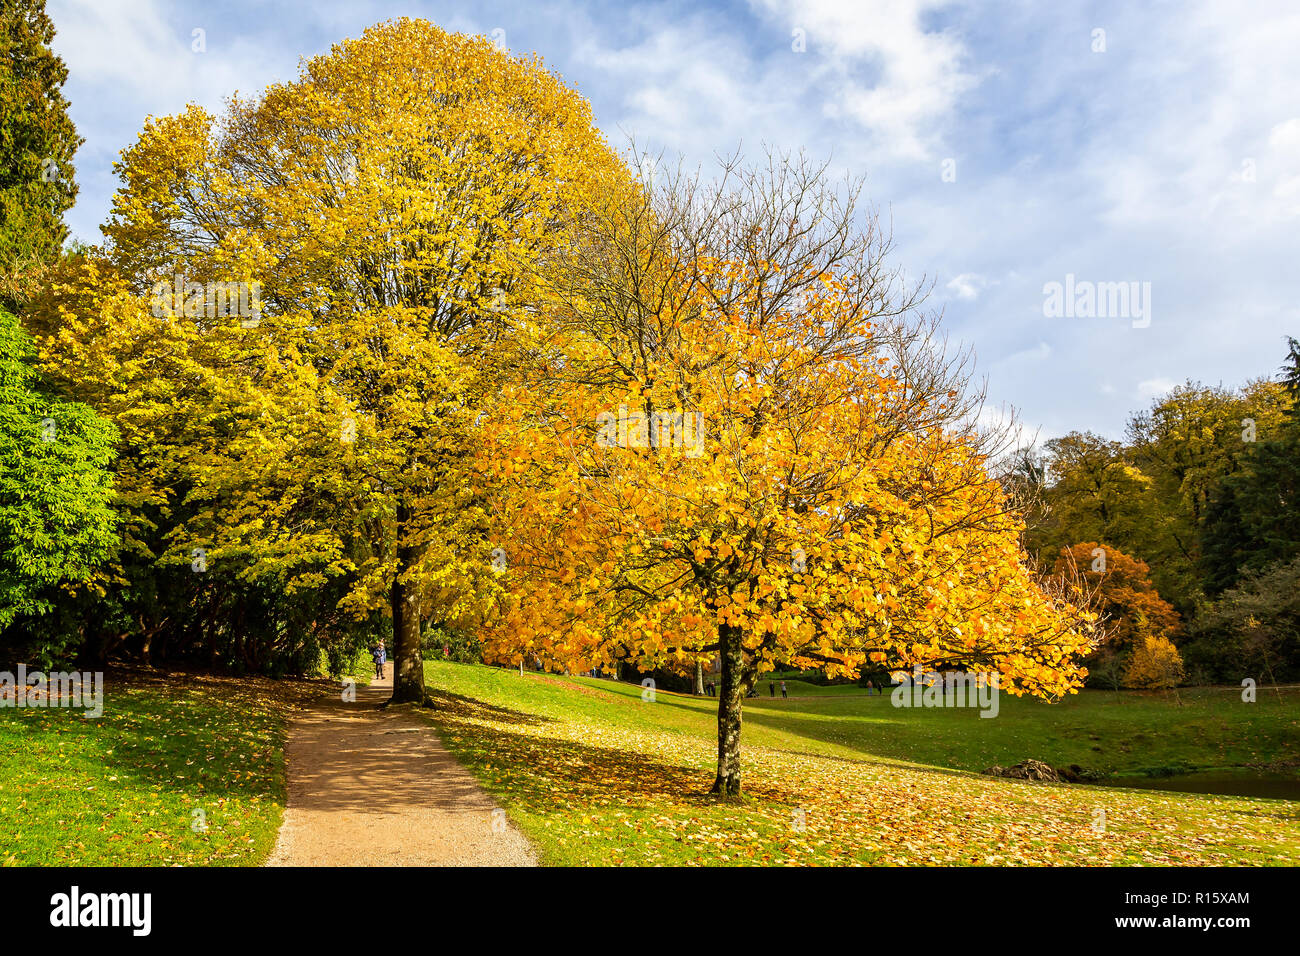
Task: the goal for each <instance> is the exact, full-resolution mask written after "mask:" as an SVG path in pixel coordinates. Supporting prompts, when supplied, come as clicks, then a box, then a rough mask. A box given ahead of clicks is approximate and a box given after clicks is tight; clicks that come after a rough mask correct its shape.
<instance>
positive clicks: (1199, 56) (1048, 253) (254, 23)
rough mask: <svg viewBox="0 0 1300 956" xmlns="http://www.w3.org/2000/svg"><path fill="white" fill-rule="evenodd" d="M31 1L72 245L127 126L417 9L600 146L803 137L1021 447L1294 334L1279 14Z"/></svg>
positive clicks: (1117, 428)
mask: <svg viewBox="0 0 1300 956" xmlns="http://www.w3.org/2000/svg"><path fill="white" fill-rule="evenodd" d="M48 6H49V12H50V15H51V16H52V18H53V19H54V22H55V26H56V27H57V29H58V36H57V38H56V40H55V49H56V51H57V52H58V53H59V54H60V55H62V56H63V58H64V59H65V61H66V62H67V64H68V68H69V70H70V71H71V77H70V79H69V82H68V84H67V87H66V88H65V92H66V93H67V95H68V97H69V99H70V100H71V101H72V115H73V119H74V120H75V122H76V124H77V127H78V129H79V131H80V132H81V134H82V135H83V136H84V137H85V139H86V143H85V145H84V146H83V147H82V148H81V150H80V152H79V153H78V155H77V161H76V166H77V176H78V180H79V182H80V185H81V193H80V196H79V201H78V204H77V206H76V208H75V209H74V210H72V212H71V213H70V216H69V222H70V225H71V227H72V231H73V234H74V235H76V236H77V237H79V238H81V239H83V240H86V241H98V238H99V224H100V223H101V222H102V221H103V220H104V217H105V215H106V213H107V210H108V208H109V202H110V197H111V195H112V192H113V190H114V188H115V186H116V180H115V179H114V176H113V172H112V163H113V161H114V159H116V158H117V154H118V152H119V150H121V149H122V148H123V147H124V146H126V145H127V144H128V143H130V142H131V141H132V140H133V139H134V138H135V136H136V134H137V133H138V131H139V129H140V127H141V125H142V123H143V121H144V118H145V117H146V116H148V115H151V114H152V115H164V114H168V113H172V112H176V111H178V110H180V109H181V108H182V107H183V106H184V105H185V104H186V103H188V102H197V103H199V104H201V105H203V106H205V107H207V108H209V109H211V110H214V111H215V110H219V109H220V107H221V104H222V101H223V99H224V98H225V97H226V96H228V95H229V94H230V93H232V92H234V91H235V90H239V91H241V92H243V93H246V94H247V93H251V92H253V91H255V90H257V89H260V88H261V87H263V86H265V85H266V84H267V83H268V82H271V81H274V80H278V79H280V80H283V79H290V78H292V77H293V76H294V75H295V74H296V72H297V69H298V61H299V58H300V57H304V56H311V55H315V54H318V53H322V52H324V51H326V50H328V48H329V47H330V45H331V44H333V43H335V42H337V41H338V40H340V39H343V38H345V37H349V36H356V35H358V34H360V33H361V32H362V31H363V30H364V29H365V28H366V27H367V26H368V25H370V24H372V23H375V22H378V21H381V20H385V19H389V18H391V17H397V16H419V17H424V18H427V19H429V20H432V21H433V22H435V23H437V24H439V25H440V26H442V27H444V28H446V29H450V30H456V31H461V32H469V33H483V34H487V35H489V36H494V37H495V38H496V39H498V41H500V42H503V43H504V44H505V46H507V47H509V48H510V49H511V50H513V51H515V52H517V53H529V52H536V53H538V54H540V55H541V56H542V57H543V58H544V60H545V61H546V63H547V65H548V66H549V67H550V68H551V69H553V70H555V71H557V72H559V73H560V74H562V75H563V76H564V77H565V79H566V81H568V82H569V83H570V84H572V85H574V86H576V87H577V88H578V89H579V90H580V91H581V92H582V93H583V94H584V95H585V96H586V97H587V98H588V99H589V100H590V101H591V103H592V105H593V108H594V110H595V115H596V118H597V120H598V122H599V123H600V125H601V127H602V128H603V129H604V130H605V132H606V133H607V134H608V136H609V137H610V139H611V141H612V142H613V143H614V144H615V145H617V146H623V145H625V144H626V143H627V141H628V138H629V137H631V136H634V137H635V138H636V141H637V143H638V146H639V147H646V148H649V149H651V150H653V151H656V152H657V151H659V150H664V151H666V152H667V153H669V154H681V155H682V156H684V157H685V158H686V160H687V161H688V162H689V163H691V164H692V165H694V164H698V163H703V164H708V163H710V162H711V161H712V158H713V156H714V155H715V154H717V153H730V152H733V151H734V150H736V149H737V148H738V147H739V148H740V149H742V150H743V151H744V152H745V153H747V154H753V153H756V152H757V151H759V150H760V149H761V148H762V147H763V146H764V145H765V144H766V145H770V146H774V147H777V148H781V149H800V148H803V149H805V150H807V151H808V152H810V153H811V154H813V155H814V156H819V157H823V158H825V157H830V158H831V159H832V161H833V164H834V166H835V167H836V168H837V169H838V170H846V171H849V172H851V173H853V174H855V175H864V176H866V177H867V192H868V193H869V195H870V198H871V200H872V202H873V203H874V204H875V205H876V206H877V207H878V208H879V210H880V212H881V214H882V215H883V216H885V217H887V218H888V219H889V220H891V221H892V224H893V231H894V237H895V243H896V252H895V255H896V262H897V264H898V265H899V266H901V267H903V268H904V269H905V270H906V271H907V272H908V274H909V275H910V276H913V277H915V278H920V277H922V276H924V277H925V279H926V280H927V281H928V282H931V283H933V291H932V293H931V296H930V299H929V302H928V305H929V307H931V308H933V309H936V310H942V312H943V314H944V317H945V324H946V327H947V328H948V330H949V334H950V337H951V338H952V339H953V340H954V341H960V342H962V343H964V344H966V345H969V346H970V347H972V348H973V349H974V351H975V353H976V356H977V359H978V363H979V369H980V372H981V374H982V375H984V376H987V378H988V383H989V394H990V397H991V399H992V401H993V402H994V404H996V405H1001V404H1003V403H1005V404H1006V405H1008V406H1012V407H1014V408H1015V409H1017V410H1018V412H1019V414H1020V416H1021V417H1022V418H1023V420H1024V421H1025V422H1026V423H1027V425H1028V426H1029V427H1030V429H1031V430H1034V429H1038V430H1039V434H1040V437H1042V438H1050V437H1054V436H1056V435H1060V434H1064V433H1065V432H1067V431H1070V430H1072V429H1091V430H1093V431H1097V432H1101V433H1103V434H1107V435H1110V436H1112V437H1119V436H1120V434H1121V433H1122V430H1123V426H1124V422H1125V420H1126V419H1127V416H1128V414H1129V413H1130V412H1131V411H1132V410H1134V409H1136V408H1138V407H1141V406H1143V405H1145V404H1147V403H1148V402H1150V400H1151V399H1152V398H1153V397H1154V396H1158V395H1160V394H1162V393H1163V392H1164V391H1166V390H1167V389H1168V388H1169V387H1170V386H1171V385H1173V384H1174V383H1177V382H1181V381H1183V380H1184V379H1189V378H1190V379H1193V380H1198V381H1202V382H1205V383H1209V384H1218V383H1223V384H1228V385H1232V384H1238V383H1241V382H1244V381H1245V380H1247V379H1249V378H1252V377H1256V376H1259V375H1262V374H1270V373H1272V372H1273V371H1274V370H1275V369H1276V368H1277V366H1278V365H1279V364H1280V362H1281V359H1282V356H1283V355H1284V353H1285V346H1284V343H1283V337H1284V336H1285V335H1287V334H1290V335H1294V336H1296V337H1300V289H1298V286H1300V95H1298V94H1300V56H1298V55H1297V54H1296V51H1297V50H1300V4H1298V3H1296V2H1295V0H1277V2H1270V0H1255V2H1252V3H1250V4H1248V5H1244V4H1241V3H1240V2H1237V0H1232V2H1229V0H1202V2H1195V0H1186V2H1162V0H1155V2H1147V3H1143V4H1133V3H1131V2H1109V3H1107V2H1103V3H1083V2H1073V0H1054V2H1048V3H1041V2H1029V0H1025V2H1018V0H999V2H989V0H969V2H962V0H952V2H948V0H731V2H715V0H692V2H668V3H653V2H635V0H634V2H609V3H596V2H590V3H583V2H578V0H536V2H534V0H516V2H513V3H495V2H470V0H451V2H378V0H376V2H365V0H347V2H338V3H336V2H332V0H304V2H301V3H299V2H293V3H280V2H222V0H216V2H206V3H165V2H162V0H49V4H48ZM195 31H202V33H201V34H200V33H196V32H195ZM494 31H499V32H494ZM200 38H201V41H202V42H199V39H200ZM200 46H201V47H203V48H204V49H202V50H196V47H200ZM1067 276H1072V277H1073V279H1071V280H1069V281H1070V283H1071V284H1070V286H1069V288H1070V289H1071V290H1072V291H1073V293H1074V295H1075V296H1078V295H1080V294H1081V292H1080V290H1084V289H1085V288H1086V287H1087V288H1088V289H1090V288H1091V287H1089V286H1088V284H1089V283H1096V284H1101V283H1121V282H1123V283H1136V284H1137V285H1136V286H1132V287H1129V288H1131V289H1132V290H1133V291H1134V293H1135V295H1134V296H1133V297H1132V299H1131V301H1130V304H1129V309H1128V311H1127V312H1124V313H1123V314H1119V315H1115V314H1106V313H1107V312H1113V311H1115V310H1114V309H1113V306H1114V305H1115V304H1116V303H1117V302H1118V300H1117V299H1111V300H1108V299H1107V297H1106V296H1101V297H1099V299H1098V303H1099V304H1098V306H1097V307H1095V308H1094V309H1093V313H1095V314H1089V315H1080V314H1078V313H1079V312H1081V311H1082V312H1087V307H1086V305H1084V304H1083V302H1082V301H1080V300H1077V299H1075V298H1073V297H1072V300H1071V301H1072V303H1075V302H1077V303H1078V305H1079V308H1077V309H1075V308H1072V309H1070V310H1068V311H1069V312H1070V313H1073V314H1066V315H1051V314H1048V313H1051V312H1052V309H1051V308H1049V307H1048V306H1047V305H1046V302H1047V300H1048V298H1049V294H1048V293H1047V292H1045V289H1047V288H1050V285H1049V284H1050V283H1054V282H1055V283H1060V284H1061V286H1062V287H1063V288H1064V287H1065V286H1066V283H1067ZM1112 288H1113V287H1112ZM1100 303H1106V304H1108V305H1110V306H1111V307H1112V308H1105V307H1102V306H1101V304H1100Z"/></svg>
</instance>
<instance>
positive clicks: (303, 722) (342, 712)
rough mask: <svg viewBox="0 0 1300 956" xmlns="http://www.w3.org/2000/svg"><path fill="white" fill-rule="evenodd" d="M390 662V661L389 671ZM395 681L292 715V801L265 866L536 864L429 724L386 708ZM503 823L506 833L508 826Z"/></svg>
mask: <svg viewBox="0 0 1300 956" xmlns="http://www.w3.org/2000/svg"><path fill="white" fill-rule="evenodd" d="M391 667H392V665H391V664H389V668H391ZM391 693H392V678H391V677H390V678H387V679H385V680H382V681H375V682H374V683H372V684H371V685H370V686H369V687H358V688H357V700H356V703H344V702H343V701H342V700H341V699H340V698H341V696H342V695H341V692H336V693H334V694H332V695H331V696H330V697H329V698H326V699H323V700H322V701H321V702H320V703H319V705H318V706H317V707H316V708H315V709H313V710H312V711H311V712H310V713H309V714H307V715H305V716H303V717H300V718H298V719H296V720H294V721H293V723H292V724H291V725H290V728H289V739H288V743H287V745H286V747H285V756H286V759H287V761H288V772H289V803H288V806H287V807H286V808H285V811H284V824H283V825H282V826H281V827H280V835H279V838H278V840H277V841H276V845H275V850H274V851H273V852H272V853H271V857H270V859H269V860H267V866H536V865H537V860H536V857H535V856H534V854H533V850H532V847H531V846H530V845H529V843H528V841H527V840H525V839H524V837H523V835H522V834H520V833H519V832H518V831H517V830H516V829H515V828H514V827H513V826H511V825H510V824H509V823H508V822H507V821H505V820H504V815H503V814H498V815H497V820H496V829H495V831H494V828H493V822H494V821H493V812H492V811H493V810H494V809H496V804H495V803H493V802H492V798H491V797H489V796H488V795H487V794H486V793H484V792H483V790H482V789H481V788H480V787H479V786H478V783H477V782H476V781H475V780H474V778H473V777H472V776H470V774H469V771H467V770H465V769H464V768H463V767H461V766H460V764H458V763H457V762H456V760H455V759H454V758H453V757H452V756H451V754H449V753H448V752H447V751H446V750H444V749H443V746H442V742H441V741H440V740H439V739H438V735H437V734H436V733H435V731H434V729H433V728H432V727H431V726H430V725H429V724H428V722H426V721H424V720H421V719H420V718H419V717H415V716H412V715H411V714H409V713H402V712H401V711H400V710H387V711H381V710H379V709H378V707H379V705H380V704H381V703H383V702H384V701H385V700H387V699H388V697H389V695H390V694H391ZM503 826H504V829H503Z"/></svg>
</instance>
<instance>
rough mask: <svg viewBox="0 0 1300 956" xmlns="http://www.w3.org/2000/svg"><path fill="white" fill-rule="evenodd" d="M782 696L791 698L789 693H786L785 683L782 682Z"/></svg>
mask: <svg viewBox="0 0 1300 956" xmlns="http://www.w3.org/2000/svg"><path fill="white" fill-rule="evenodd" d="M781 696H782V697H789V696H790V695H789V694H787V693H786V692H785V681H781Z"/></svg>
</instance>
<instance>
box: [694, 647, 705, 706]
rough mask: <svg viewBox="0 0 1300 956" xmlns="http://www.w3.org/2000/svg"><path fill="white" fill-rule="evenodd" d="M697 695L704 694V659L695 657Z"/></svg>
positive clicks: (701, 695)
mask: <svg viewBox="0 0 1300 956" xmlns="http://www.w3.org/2000/svg"><path fill="white" fill-rule="evenodd" d="M695 696H696V697H703V696H704V661H703V660H701V659H700V658H698V657H697V658H695Z"/></svg>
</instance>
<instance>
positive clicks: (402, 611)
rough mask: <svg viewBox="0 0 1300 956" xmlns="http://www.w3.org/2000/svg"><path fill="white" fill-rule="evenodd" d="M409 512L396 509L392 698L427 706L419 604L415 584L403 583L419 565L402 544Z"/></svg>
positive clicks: (412, 552)
mask: <svg viewBox="0 0 1300 956" xmlns="http://www.w3.org/2000/svg"><path fill="white" fill-rule="evenodd" d="M410 515H411V513H410V509H409V508H407V506H406V505H404V504H401V505H398V506H397V570H396V573H395V574H394V576H393V589H392V591H391V594H390V603H391V604H392V608H393V696H392V699H391V700H390V703H394V704H423V703H424V655H423V654H422V653H421V648H420V601H419V591H418V586H417V585H416V582H414V581H412V580H409V579H407V580H403V578H405V577H406V572H407V571H408V570H410V569H411V568H412V567H414V566H415V565H416V564H417V563H418V561H419V554H418V552H417V550H416V549H415V548H413V547H411V546H409V545H406V544H403V543H402V537H403V535H404V534H405V531H406V525H407V522H408V521H409V519H410Z"/></svg>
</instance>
